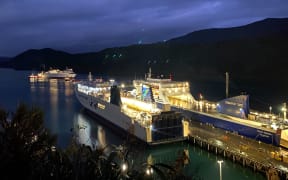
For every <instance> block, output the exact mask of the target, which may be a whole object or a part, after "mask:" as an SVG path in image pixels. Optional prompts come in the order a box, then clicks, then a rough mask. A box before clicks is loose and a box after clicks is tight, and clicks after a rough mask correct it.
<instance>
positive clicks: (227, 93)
mask: <svg viewBox="0 0 288 180" xmlns="http://www.w3.org/2000/svg"><path fill="white" fill-rule="evenodd" d="M225 75H226V98H228V97H229V73H228V72H226V73H225Z"/></svg>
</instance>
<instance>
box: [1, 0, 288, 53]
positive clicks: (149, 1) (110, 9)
mask: <svg viewBox="0 0 288 180" xmlns="http://www.w3.org/2000/svg"><path fill="white" fill-rule="evenodd" d="M268 17H273V18H277V17H288V0H218V1H209V0H0V56H11V57H12V56H15V55H17V54H19V53H21V52H23V51H25V50H27V49H31V48H36V49H39V48H46V47H49V48H54V49H58V50H64V51H67V52H70V53H79V52H89V51H98V50H101V49H104V48H107V47H115V46H124V45H130V44H138V43H151V42H159V41H165V40H169V39H171V38H173V37H178V36H182V35H184V34H187V33H189V32H192V31H195V30H200V29H206V28H213V27H232V26H239V25H244V24H248V23H251V22H254V21H257V20H262V19H264V18H268Z"/></svg>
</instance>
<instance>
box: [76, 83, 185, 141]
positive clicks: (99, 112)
mask: <svg viewBox="0 0 288 180" xmlns="http://www.w3.org/2000/svg"><path fill="white" fill-rule="evenodd" d="M151 80H152V79H151ZM155 81H159V79H158V80H156V79H155ZM134 85H135V89H133V90H132V91H127V90H126V89H125V88H124V87H118V86H116V85H115V82H114V81H106V82H104V81H102V80H96V81H95V80H94V81H93V80H90V81H86V82H79V83H76V86H75V94H76V97H77V99H78V100H79V102H80V103H81V104H82V105H83V106H84V107H85V108H86V109H87V110H89V112H92V113H93V114H94V115H96V116H99V117H100V118H99V119H102V122H104V123H106V124H108V125H113V127H114V128H115V127H116V129H118V130H121V131H122V132H126V133H129V134H132V135H134V136H135V137H137V138H138V139H140V140H142V141H144V142H146V143H147V144H150V145H153V144H161V143H170V142H174V141H182V140H184V139H185V138H186V137H187V136H188V134H189V122H188V121H186V120H185V119H184V118H183V115H182V113H180V112H175V111H171V109H170V105H169V104H165V103H164V102H162V103H161V105H162V106H161V107H157V104H156V103H155V101H154V99H153V98H152V96H151V93H149V92H151V89H147V88H146V86H145V84H142V85H141V84H139V81H134Z"/></svg>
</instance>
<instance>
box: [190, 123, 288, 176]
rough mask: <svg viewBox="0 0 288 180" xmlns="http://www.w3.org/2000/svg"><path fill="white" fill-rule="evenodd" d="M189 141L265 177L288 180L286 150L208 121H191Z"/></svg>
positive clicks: (287, 154) (287, 153)
mask: <svg viewBox="0 0 288 180" xmlns="http://www.w3.org/2000/svg"><path fill="white" fill-rule="evenodd" d="M189 130H190V134H189V138H188V142H189V143H190V144H193V145H197V146H199V147H201V148H203V149H206V150H207V151H210V152H213V153H215V154H217V155H219V156H223V157H224V158H226V159H230V160H232V161H233V162H235V163H240V164H241V165H243V166H244V167H248V168H252V169H253V170H254V171H258V172H261V173H264V174H266V177H267V179H268V180H274V179H275V180H278V179H279V180H280V179H285V180H288V160H287V159H286V158H287V157H288V151H287V150H286V149H282V148H281V147H275V146H272V145H269V144H265V143H262V142H259V141H256V140H253V139H249V138H246V137H243V136H240V135H237V134H234V133H231V132H228V131H225V130H222V129H218V128H215V127H213V126H211V125H207V124H202V123H200V122H196V121H190V129H189Z"/></svg>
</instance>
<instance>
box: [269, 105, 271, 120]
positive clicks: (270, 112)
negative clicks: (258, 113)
mask: <svg viewBox="0 0 288 180" xmlns="http://www.w3.org/2000/svg"><path fill="white" fill-rule="evenodd" d="M269 110H270V120H272V106H269Z"/></svg>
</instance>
